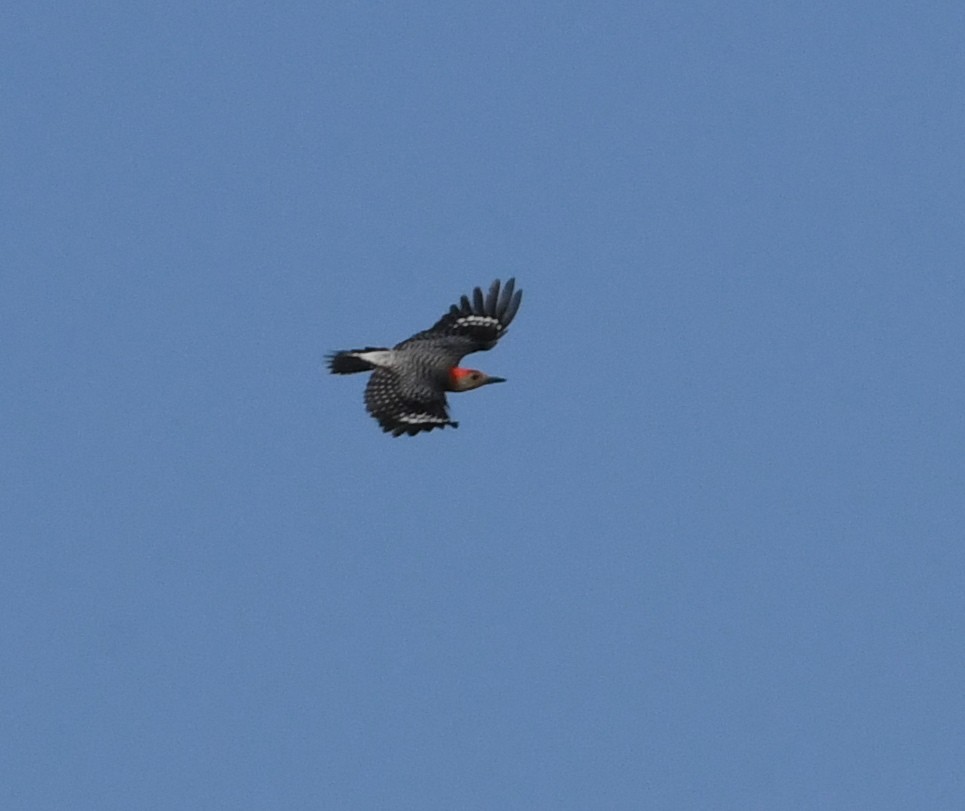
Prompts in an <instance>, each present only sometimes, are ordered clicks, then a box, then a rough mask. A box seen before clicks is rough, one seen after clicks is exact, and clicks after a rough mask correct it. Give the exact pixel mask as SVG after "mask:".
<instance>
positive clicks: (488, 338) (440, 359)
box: [329, 279, 523, 436]
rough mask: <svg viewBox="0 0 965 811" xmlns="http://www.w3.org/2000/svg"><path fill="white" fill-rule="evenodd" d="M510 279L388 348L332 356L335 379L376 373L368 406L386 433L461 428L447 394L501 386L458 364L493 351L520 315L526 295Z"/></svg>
mask: <svg viewBox="0 0 965 811" xmlns="http://www.w3.org/2000/svg"><path fill="white" fill-rule="evenodd" d="M515 284H516V281H515V279H510V280H509V281H508V282H506V284H505V286H503V287H502V290H500V283H499V281H498V280H497V281H495V282H493V283H492V286H491V287H490V288H489V292H488V294H486V295H483V292H482V290H481V289H480V288H478V287H477V288H476V289H475V290H474V291H473V295H472V299H471V300H470V298H469V296H463V297H462V299H461V300H460V302H459V304H453V305H452V307H450V308H449V312H448V313H446V314H445V315H444V316H443V317H442V318H440V319H439V320H438V321H437V322H436V323H435V324H433V326H431V327H430V328H429V329H427V330H423V331H422V332H418V333H416V334H415V335H413V336H412V337H411V338H408V339H407V340H405V341H402V343H400V344H396V345H395V346H394V347H392V348H391V349H389V348H387V347H372V346H370V347H366V348H365V349H350V350H345V351H342V352H335V353H334V354H332V355H330V356H329V368H330V369H331V371H332V372H333V373H334V374H352V373H354V372H367V371H371V372H372V377H371V378H369V383H368V385H367V386H366V387H365V407H366V409H367V410H368V412H369V413H370V414H371V415H372V416H373V417H374V418H375V419H376V420H378V422H379V425H381V426H382V430H383V431H386V432H388V433H391V434H392V435H393V436H401V435H402V434H408V435H409V436H415V435H416V434H418V433H419V432H421V431H431V430H432V429H433V428H444V427H445V426H447V425H451V426H452V427H453V428H456V427H458V423H456V422H453V421H452V420H450V419H449V408H448V404H447V403H446V392H450V391H453V392H455V391H469V390H470V389H475V388H479V386H484V385H486V384H488V383H500V382H502V381H503V379H502V378H500V377H490V376H489V375H487V374H484V373H483V372H480V371H478V370H476V369H461V368H460V367H459V365H458V364H459V361H460V360H462V358H463V357H464V356H465V355H468V354H469V353H471V352H479V351H482V350H487V349H492V348H493V347H494V346H495V345H496V342H497V341H498V340H499V339H500V338H501V337H502V336H503V335H504V334H505V333H506V329H507V328H508V327H509V324H510V322H511V321H512V320H513V318H514V317H515V316H516V312H517V311H518V310H519V305H520V302H521V300H522V297H523V291H522V290H517V291H515V293H514V292H513V291H514V288H515Z"/></svg>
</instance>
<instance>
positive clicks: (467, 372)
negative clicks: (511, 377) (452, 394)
mask: <svg viewBox="0 0 965 811" xmlns="http://www.w3.org/2000/svg"><path fill="white" fill-rule="evenodd" d="M505 382H506V378H504V377H492V376H490V375H487V374H486V373H485V372H480V371H479V370H478V369H460V368H459V367H458V366H456V367H454V368H452V369H450V370H449V391H469V390H470V389H478V388H479V387H480V386H485V385H487V384H488V383H505Z"/></svg>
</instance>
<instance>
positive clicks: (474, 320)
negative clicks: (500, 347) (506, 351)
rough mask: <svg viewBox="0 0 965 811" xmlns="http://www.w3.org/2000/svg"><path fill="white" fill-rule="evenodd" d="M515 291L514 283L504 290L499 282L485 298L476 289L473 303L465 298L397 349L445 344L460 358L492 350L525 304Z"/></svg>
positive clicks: (520, 294) (479, 290)
mask: <svg viewBox="0 0 965 811" xmlns="http://www.w3.org/2000/svg"><path fill="white" fill-rule="evenodd" d="M515 288H516V280H515V279H510V280H509V281H507V282H506V284H505V285H503V286H502V289H501V290H500V282H499V279H497V280H496V281H494V282H493V283H492V285H491V286H490V288H489V292H488V293H487V294H486V295H485V296H484V295H483V291H482V289H481V288H479V287H477V288H476V289H475V290H473V292H472V299H471V300H470V298H469V296H463V297H462V298H461V299H460V301H459V303H458V304H453V305H452V307H450V308H449V312H448V313H446V314H445V315H444V316H442V318H440V319H439V320H438V321H437V322H436V323H435V324H433V325H432V326H431V327H429V329H427V330H423V331H422V332H419V333H416V334H415V335H413V336H412V337H411V338H409V339H408V340H406V341H403V342H402V343H400V344H399V345H398V346H396V347H395V348H396V349H402V348H403V347H411V345H412V344H414V343H418V342H421V341H436V342H438V343H440V344H443V343H444V344H446V345H447V347H448V348H450V349H451V350H452V351H454V352H456V353H457V354H458V357H462V356H463V355H468V354H469V353H470V352H479V351H480V350H484V349H492V348H493V347H494V346H495V345H496V342H497V341H498V340H499V339H500V338H501V337H502V336H503V335H504V334H505V333H506V330H507V329H508V328H509V325H510V324H511V323H512V321H513V319H514V318H515V317H516V313H517V311H518V310H519V305H520V302H522V300H523V291H522V290H515ZM514 290H515V292H514Z"/></svg>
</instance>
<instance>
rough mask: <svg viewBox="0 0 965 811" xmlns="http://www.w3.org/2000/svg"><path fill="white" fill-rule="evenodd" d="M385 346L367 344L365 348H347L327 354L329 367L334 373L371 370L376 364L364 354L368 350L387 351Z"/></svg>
mask: <svg viewBox="0 0 965 811" xmlns="http://www.w3.org/2000/svg"><path fill="white" fill-rule="evenodd" d="M385 351H386V349H385V347H378V346H367V347H365V349H345V350H342V351H341V352H333V353H332V354H330V355H328V356H327V358H326V359H327V360H328V368H329V369H331V371H332V374H336V375H350V374H354V373H355V372H371V371H372V370H373V369H374V368H375V367H376V364H374V363H372V361H370V360H366V359H365V358H364V357H363V356H364V355H365V354H366V353H367V352H385Z"/></svg>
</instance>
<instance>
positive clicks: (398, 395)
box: [365, 369, 459, 436]
mask: <svg viewBox="0 0 965 811" xmlns="http://www.w3.org/2000/svg"><path fill="white" fill-rule="evenodd" d="M365 408H366V410H367V411H368V412H369V414H371V415H372V416H373V417H375V419H377V420H378V422H379V425H381V426H382V430H383V431H385V432H386V433H391V434H392V435H393V436H402V434H408V435H409V436H415V435H416V434H418V433H419V432H420V431H431V430H432V429H433V428H445V426H447V425H451V426H452V427H453V428H458V427H459V423H458V422H453V421H452V420H450V419H449V409H448V406H447V405H446V395H445V393H443V392H436V391H433V390H432V389H431V388H428V387H427V388H425V390H424V391H420V392H418V393H416V392H405V391H403V386H402V385H401V381H400V380H399V377H398V375H397V374H396V373H395V372H394V371H392V370H391V369H376V370H375V371H374V372H373V373H372V377H370V378H369V382H368V385H367V386H366V387H365Z"/></svg>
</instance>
